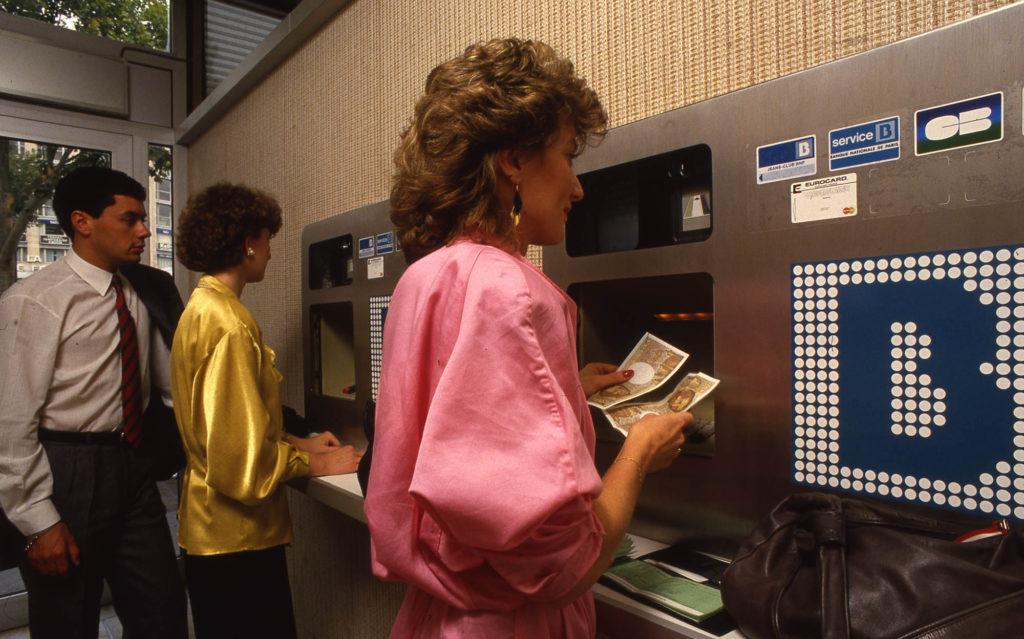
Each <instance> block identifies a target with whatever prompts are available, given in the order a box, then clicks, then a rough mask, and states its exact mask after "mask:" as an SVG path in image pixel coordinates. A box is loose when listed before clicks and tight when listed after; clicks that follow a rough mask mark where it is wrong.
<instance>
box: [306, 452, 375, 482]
mask: <svg viewBox="0 0 1024 639" xmlns="http://www.w3.org/2000/svg"><path fill="white" fill-rule="evenodd" d="M362 458H363V452H362V451H361V450H359V449H358V448H356V447H355V446H347V445H346V446H331V447H330V448H329V449H328V450H327V451H325V452H319V453H317V452H313V453H310V454H309V474H310V475H311V476H313V477H320V476H321V475H345V474H347V473H354V472H356V469H357V468H359V460H360V459H362Z"/></svg>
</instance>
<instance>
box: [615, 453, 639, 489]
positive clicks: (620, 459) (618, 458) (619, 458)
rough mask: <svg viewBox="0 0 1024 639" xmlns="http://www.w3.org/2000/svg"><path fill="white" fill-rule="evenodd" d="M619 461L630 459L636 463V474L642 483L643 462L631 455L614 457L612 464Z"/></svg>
mask: <svg viewBox="0 0 1024 639" xmlns="http://www.w3.org/2000/svg"><path fill="white" fill-rule="evenodd" d="M620 461H631V462H633V463H634V464H636V473H637V476H638V477H639V478H640V482H641V483H643V481H644V466H643V464H641V463H640V462H638V461H637V460H635V459H633V458H632V457H616V458H615V461H613V462H612V464H616V463H618V462H620Z"/></svg>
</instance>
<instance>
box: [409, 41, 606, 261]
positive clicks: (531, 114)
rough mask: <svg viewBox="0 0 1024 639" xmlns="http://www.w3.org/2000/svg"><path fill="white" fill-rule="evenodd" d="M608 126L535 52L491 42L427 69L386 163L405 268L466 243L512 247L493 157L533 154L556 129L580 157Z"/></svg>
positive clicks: (562, 64)
mask: <svg viewBox="0 0 1024 639" xmlns="http://www.w3.org/2000/svg"><path fill="white" fill-rule="evenodd" d="M607 121H608V117H607V115H606V114H605V111H604V108H603V107H602V106H601V102H600V100H598V97H597V94H596V93H594V90H593V89H591V88H590V87H588V86H587V82H586V80H584V79H583V78H580V77H578V76H577V75H576V72H575V70H574V68H573V65H572V63H571V62H570V61H569V60H567V59H565V58H563V57H562V56H560V55H559V54H558V53H557V52H555V50H554V49H552V48H551V47H550V46H548V45H546V44H544V43H542V42H536V41H529V40H528V41H521V40H516V39H506V40H491V41H489V42H484V43H480V44H475V45H472V46H470V47H469V48H468V49H466V51H465V52H464V53H463V54H462V55H460V56H458V57H456V58H454V59H452V60H449V61H448V62H445V63H442V64H441V65H439V66H438V67H436V68H435V69H434V70H433V71H431V72H430V75H429V76H428V77H427V83H426V90H425V92H424V94H423V96H422V97H420V99H419V101H418V102H417V103H416V110H415V112H414V115H413V118H412V122H411V124H410V125H409V127H408V128H407V129H406V130H405V131H404V132H403V133H402V138H401V143H400V145H399V147H398V150H397V151H396V152H395V157H394V161H395V176H394V181H393V184H392V188H391V221H392V223H393V224H394V225H395V227H396V228H397V230H398V235H399V239H400V241H401V244H402V249H403V251H405V254H406V259H407V260H408V261H409V262H413V261H415V260H416V259H419V258H420V257H423V256H424V255H426V254H427V253H430V252H431V251H433V250H434V249H436V248H439V247H441V246H443V245H445V244H447V243H448V242H450V241H451V240H452V239H454V238H455V237H457V236H459V235H462V234H466V233H471V234H474V235H477V236H483V237H492V238H495V240H496V241H497V242H499V243H502V244H507V245H508V246H515V244H516V243H515V241H514V230H515V227H514V225H513V223H512V220H511V217H510V216H509V213H508V211H505V210H498V209H499V207H498V203H497V198H496V195H495V191H496V185H497V173H496V172H497V166H496V162H495V155H496V153H497V152H498V151H501V150H502V149H510V148H516V149H521V150H525V151H535V150H541V149H543V148H544V147H545V146H546V145H547V144H548V143H549V142H550V141H551V139H552V138H553V136H554V135H556V134H557V132H558V131H559V129H560V128H561V126H562V124H563V123H564V122H568V123H569V124H570V125H571V126H572V127H573V128H574V129H575V131H576V142H577V146H578V148H580V149H582V148H583V147H584V146H585V145H586V144H587V143H588V142H589V141H590V140H591V139H592V138H599V137H600V136H602V135H603V134H604V132H605V127H606V125H607Z"/></svg>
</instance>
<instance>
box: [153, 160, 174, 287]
mask: <svg viewBox="0 0 1024 639" xmlns="http://www.w3.org/2000/svg"><path fill="white" fill-rule="evenodd" d="M172 184H173V182H172V171H171V147H169V146H163V145H160V144H150V145H149V196H148V200H149V217H150V227H149V230H150V232H151V233H152V234H153V236H152V237H151V238H150V239H149V242H150V245H149V246H150V251H149V255H150V257H149V264H150V266H155V267H157V268H159V269H162V270H164V271H167V272H168V273H171V274H172V275H173V274H174V207H173V206H172V205H173V198H172V195H171V193H172V189H171V185H172Z"/></svg>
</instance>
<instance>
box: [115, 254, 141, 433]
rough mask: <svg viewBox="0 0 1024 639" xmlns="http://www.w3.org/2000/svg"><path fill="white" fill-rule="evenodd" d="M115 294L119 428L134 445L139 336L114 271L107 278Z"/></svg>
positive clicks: (138, 430)
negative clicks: (117, 332) (119, 386)
mask: <svg viewBox="0 0 1024 639" xmlns="http://www.w3.org/2000/svg"><path fill="white" fill-rule="evenodd" d="M111 284H112V285H113V287H114V292H115V293H116V294H117V298H116V299H115V300H114V306H115V308H116V309H117V330H118V331H119V332H120V333H121V345H120V347H121V415H122V419H123V423H122V430H121V432H122V433H123V435H124V439H125V441H127V442H128V443H129V444H130V445H132V446H134V447H138V445H139V441H141V439H142V392H141V391H142V376H141V375H139V339H138V336H137V335H136V332H135V320H133V319H132V314H131V311H129V310H128V305H127V304H126V303H125V300H124V290H123V289H122V288H121V278H120V277H119V276H118V275H117V273H114V279H113V280H112V281H111Z"/></svg>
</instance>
